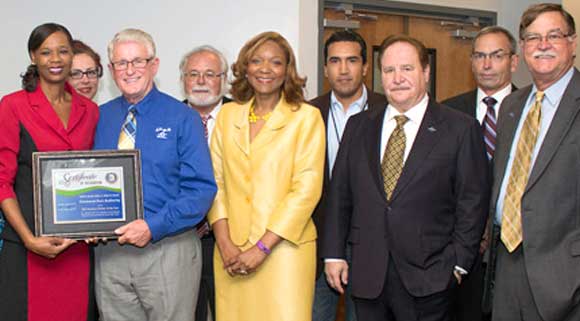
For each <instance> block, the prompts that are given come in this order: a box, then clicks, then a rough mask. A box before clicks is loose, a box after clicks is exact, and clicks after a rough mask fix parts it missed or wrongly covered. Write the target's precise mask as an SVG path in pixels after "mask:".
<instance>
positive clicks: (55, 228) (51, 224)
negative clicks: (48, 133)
mask: <svg viewBox="0 0 580 321" xmlns="http://www.w3.org/2000/svg"><path fill="white" fill-rule="evenodd" d="M32 159H33V184H34V210H35V211H34V219H35V234H36V236H59V237H66V238H72V239H84V238H88V237H109V238H114V237H116V235H115V233H114V232H113V231H114V230H115V229H116V228H118V227H119V226H122V225H124V224H127V223H128V222H130V221H133V220H136V219H139V218H143V196H142V185H141V158H140V153H139V151H138V150H110V151H87V152H37V153H34V154H33V156H32Z"/></svg>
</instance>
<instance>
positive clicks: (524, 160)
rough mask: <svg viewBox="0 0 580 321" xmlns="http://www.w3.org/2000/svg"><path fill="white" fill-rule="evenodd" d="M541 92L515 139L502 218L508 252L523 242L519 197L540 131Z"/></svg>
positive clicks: (526, 178) (503, 239)
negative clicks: (516, 143)
mask: <svg viewBox="0 0 580 321" xmlns="http://www.w3.org/2000/svg"><path fill="white" fill-rule="evenodd" d="M543 98H544V92H542V91H538V92H536V101H535V102H534V105H533V106H532V108H531V109H530V111H529V112H528V116H527V117H526V120H525V122H524V125H523V127H522V131H521V133H520V138H519V141H518V145H517V149H516V154H515V157H514V162H513V165H512V170H511V173H510V177H509V182H508V185H507V189H506V193H505V199H504V205H503V214H502V219H501V241H502V242H503V244H504V245H505V246H506V248H507V250H508V251H509V252H510V253H511V252H513V251H514V250H515V249H516V248H517V247H518V246H519V245H520V244H521V243H522V239H523V238H522V215H521V208H522V196H523V195H524V190H525V188H526V185H527V184H528V178H529V175H530V164H531V161H532V153H533V152H534V146H535V145H536V141H537V140H538V132H539V131H540V117H541V112H542V99H543Z"/></svg>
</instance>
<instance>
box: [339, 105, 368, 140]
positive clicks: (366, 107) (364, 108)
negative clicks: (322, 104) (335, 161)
mask: <svg viewBox="0 0 580 321" xmlns="http://www.w3.org/2000/svg"><path fill="white" fill-rule="evenodd" d="M368 108H369V103H368V102H365V103H364V107H363V109H362V110H361V112H363V111H365V110H367V109H368ZM330 117H332V127H334V134H335V135H336V141H337V142H338V146H340V140H341V135H340V134H339V133H338V127H337V126H336V118H335V117H334V108H332V104H331V105H330Z"/></svg>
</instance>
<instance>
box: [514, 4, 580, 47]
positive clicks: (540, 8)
mask: <svg viewBox="0 0 580 321" xmlns="http://www.w3.org/2000/svg"><path fill="white" fill-rule="evenodd" d="M545 12H559V13H560V14H561V15H562V18H564V21H566V24H567V25H568V35H569V36H571V35H574V34H576V24H575V23H574V18H573V17H572V15H570V14H569V13H568V11H566V10H564V8H562V6H561V5H559V4H555V3H539V4H534V5H531V6H529V7H528V9H526V11H524V13H523V14H522V20H521V22H520V40H523V39H524V34H525V33H526V29H527V28H528V27H529V26H530V25H531V24H532V23H534V21H535V20H536V19H537V18H538V16H539V15H541V14H542V13H545ZM562 32H564V30H562Z"/></svg>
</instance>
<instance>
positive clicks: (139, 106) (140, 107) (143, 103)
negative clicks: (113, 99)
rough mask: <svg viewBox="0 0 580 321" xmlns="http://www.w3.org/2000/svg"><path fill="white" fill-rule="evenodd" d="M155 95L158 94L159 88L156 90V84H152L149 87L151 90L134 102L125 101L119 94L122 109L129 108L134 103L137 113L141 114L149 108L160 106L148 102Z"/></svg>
mask: <svg viewBox="0 0 580 321" xmlns="http://www.w3.org/2000/svg"><path fill="white" fill-rule="evenodd" d="M157 95H160V92H159V90H157V86H156V85H155V84H153V87H151V90H150V91H149V92H148V93H147V95H145V97H143V99H141V100H140V101H139V102H138V103H136V104H131V103H129V102H128V101H127V99H126V98H125V96H121V106H122V107H123V108H124V109H126V110H129V107H130V106H132V105H135V110H136V111H137V114H142V115H143V114H146V113H148V112H149V110H150V109H151V108H158V107H160V106H154V104H150V103H149V102H151V101H152V100H153V99H155V97H156V96H157Z"/></svg>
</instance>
